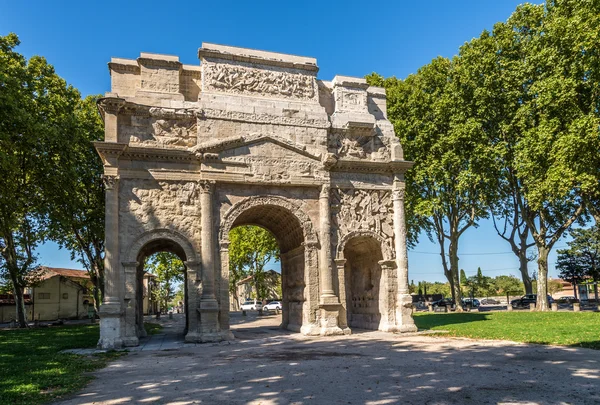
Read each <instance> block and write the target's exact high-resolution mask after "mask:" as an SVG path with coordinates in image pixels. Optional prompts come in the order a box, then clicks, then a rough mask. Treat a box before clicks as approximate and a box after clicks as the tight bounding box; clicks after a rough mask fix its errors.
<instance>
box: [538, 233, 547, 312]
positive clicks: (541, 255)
mask: <svg viewBox="0 0 600 405" xmlns="http://www.w3.org/2000/svg"><path fill="white" fill-rule="evenodd" d="M537 248H538V277H537V304H536V311H548V310H549V308H548V253H550V249H548V248H547V247H546V246H542V245H539V244H538V246H537Z"/></svg>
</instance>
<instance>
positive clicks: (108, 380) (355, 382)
mask: <svg viewBox="0 0 600 405" xmlns="http://www.w3.org/2000/svg"><path fill="white" fill-rule="evenodd" d="M264 321H265V319H260V320H258V321H249V324H245V322H243V321H240V322H239V323H238V324H237V325H234V327H235V328H236V329H238V330H239V331H241V333H242V334H243V333H244V330H245V329H247V330H248V331H249V332H248V331H247V333H249V334H248V335H247V336H246V337H247V339H237V340H236V341H234V342H231V343H226V344H207V345H197V346H184V347H183V348H181V349H178V350H168V351H148V352H134V353H131V354H129V355H128V356H126V357H124V358H121V359H119V360H117V361H115V362H113V363H111V365H110V366H109V367H107V368H105V369H103V370H101V371H99V372H98V373H96V375H97V377H98V378H97V380H95V381H94V382H93V383H92V384H91V385H90V386H89V387H88V388H87V389H86V390H85V391H84V392H82V393H80V394H77V395H75V396H74V397H72V398H71V399H69V400H67V401H65V402H63V403H64V404H121V403H123V404H125V403H160V404H178V405H183V404H199V403H203V404H262V405H267V404H271V405H275V404H277V405H279V404H477V405H480V404H497V403H518V404H524V403H527V404H558V403H570V404H597V403H600V392H599V391H598V386H599V385H600V372H599V366H600V351H594V350H587V349H574V348H568V347H549V346H539V345H520V344H512V343H509V342H497V341H473V340H467V339H450V338H445V337H429V336H422V335H419V336H409V337H406V336H400V335H394V334H386V333H382V332H369V333H361V334H359V335H353V336H340V337H329V338H320V339H319V338H307V337H303V336H300V335H298V334H288V333H287V332H283V333H271V332H275V331H274V330H270V329H269V328H275V327H276V325H275V324H274V323H276V322H277V319H276V318H272V319H271V325H270V326H268V322H266V324H267V325H262V326H258V327H253V326H252V322H258V323H265V322H264ZM261 328H265V329H266V330H267V332H266V333H257V330H259V329H261ZM278 331H279V330H278Z"/></svg>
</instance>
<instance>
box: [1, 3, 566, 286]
mask: <svg viewBox="0 0 600 405" xmlns="http://www.w3.org/2000/svg"><path fill="white" fill-rule="evenodd" d="M520 3H522V1H518V0H516V1H515V0H502V1H481V0H462V1H461V0H457V1H421V2H416V1H389V2H385V1H379V2H375V3H370V2H365V1H361V2H359V1H343V2H336V1H297V2H284V1H278V2H275V1H252V2H250V1H197V2H187V1H177V2H174V1H173V2H164V1H160V2H158V1H143V2H136V1H109V0H105V1H102V2H89V1H81V0H79V1H56V2H49V1H31V0H30V1H7V0H0V35H6V34H7V33H9V32H15V33H17V34H18V35H19V37H20V39H21V46H20V47H19V49H18V50H19V52H21V53H22V54H24V55H25V56H27V57H30V56H32V55H35V54H38V55H43V56H45V57H46V58H47V59H48V61H49V62H50V63H52V64H53V65H54V66H55V68H56V71H57V72H58V74H59V75H61V76H62V77H63V78H65V79H66V80H67V82H69V83H70V84H72V85H74V86H75V87H77V88H78V89H79V90H80V91H81V93H82V94H83V95H84V96H85V95H88V94H98V93H104V92H106V91H108V90H109V86H110V77H109V74H108V68H107V63H108V61H109V60H110V58H111V57H124V58H136V57H137V56H139V53H140V52H154V53H166V54H173V55H178V56H179V58H180V60H181V61H182V62H183V63H187V64H197V63H198V59H197V50H198V48H199V47H200V46H201V43H202V42H213V43H219V44H226V45H233V46H241V47H248V48H257V49H263V50H269V51H275V52H284V53H291V54H296V55H303V56H311V57H316V58H317V63H318V65H319V67H320V71H319V78H321V79H324V80H330V79H332V78H333V77H334V76H335V75H336V74H340V75H348V76H364V75H366V74H368V73H371V72H374V71H375V72H378V73H380V74H382V75H383V76H386V77H387V76H392V75H394V76H397V77H399V78H404V77H406V76H407V75H409V74H410V73H414V72H416V71H417V69H418V68H419V67H421V66H422V65H424V64H426V63H428V62H429V61H431V59H433V58H435V57H437V56H439V55H441V56H446V57H451V56H452V55H454V54H456V53H457V51H458V48H459V47H460V46H461V45H462V44H463V43H465V42H467V41H469V40H470V39H471V38H473V37H477V36H479V34H480V33H481V31H483V30H484V29H488V30H490V29H492V27H493V25H494V23H496V22H498V21H505V20H506V19H507V18H508V17H509V16H510V14H511V13H512V12H513V11H514V9H515V8H516V6H517V5H518V4H520ZM564 245H565V242H564V241H559V242H558V246H559V247H562V246H564ZM459 251H460V253H461V256H460V267H462V268H464V269H465V271H466V273H467V275H471V274H475V272H476V271H477V267H481V268H482V271H483V273H484V274H485V275H489V276H497V275H500V274H514V275H518V262H517V260H516V257H515V256H514V255H512V253H510V249H509V246H508V244H507V243H506V242H504V241H503V240H501V239H500V238H499V237H498V236H497V235H496V233H495V231H494V229H493V226H492V224H491V223H489V222H487V221H484V222H482V224H481V226H480V227H479V228H478V229H471V230H469V231H467V232H466V233H465V234H464V236H463V238H462V240H461V242H460V249H459ZM38 252H39V255H40V257H39V258H40V263H42V264H45V265H50V266H64V267H77V268H80V267H81V266H79V265H78V264H76V263H75V264H74V263H72V262H71V261H70V258H69V253H68V252H64V251H59V250H58V249H57V247H56V246H55V245H53V244H46V245H45V246H43V247H41V248H40V249H38ZM438 252H439V250H438V247H437V245H435V244H432V243H430V242H429V241H428V239H427V238H426V237H422V238H421V241H420V243H419V245H418V246H417V247H416V248H415V249H414V250H413V251H411V252H409V263H410V278H411V279H414V280H415V281H417V280H427V281H436V280H439V281H444V276H443V274H442V270H441V262H440V256H439V253H438ZM555 258H556V255H555V251H554V253H553V254H552V255H551V257H550V267H551V270H550V274H551V275H555V274H556V273H555V271H554V262H555V260H556V259H555ZM530 268H531V270H532V271H533V269H534V268H535V263H532V264H531V266H530Z"/></svg>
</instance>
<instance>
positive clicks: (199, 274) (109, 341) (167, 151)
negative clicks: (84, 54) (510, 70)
mask: <svg viewBox="0 0 600 405" xmlns="http://www.w3.org/2000/svg"><path fill="white" fill-rule="evenodd" d="M198 56H199V59H200V63H199V64H198V65H184V64H182V63H180V62H179V58H178V57H174V56H167V55H157V54H150V53H142V54H141V55H140V57H139V58H137V59H135V60H134V59H120V58H113V59H112V60H111V62H110V63H109V70H110V75H111V81H112V86H111V91H110V92H109V93H107V94H106V97H104V98H102V99H101V100H100V101H99V102H98V107H99V109H100V112H101V114H102V117H103V119H104V123H105V130H106V135H105V141H104V142H99V143H97V144H96V148H97V150H98V153H99V154H100V156H101V157H102V159H103V162H104V182H105V187H106V259H105V271H106V282H105V294H104V301H103V305H102V306H101V313H100V317H101V321H100V343H99V344H100V346H102V347H104V348H113V347H121V346H132V345H137V344H138V339H139V338H140V337H141V336H143V335H144V333H145V332H144V328H143V315H142V314H143V313H142V305H143V304H142V302H143V296H144V294H145V291H144V287H143V284H142V277H143V265H144V260H145V258H146V257H148V256H149V255H151V254H153V253H155V252H157V251H165V250H166V251H170V252H172V253H175V254H177V255H178V256H179V257H180V258H181V259H182V260H183V261H184V263H185V266H186V283H185V285H186V288H185V289H186V304H187V305H186V308H187V326H186V334H185V339H186V341H189V342H210V341H219V340H224V339H230V338H231V337H232V334H231V332H230V329H229V288H228V277H229V263H228V260H229V250H228V249H229V231H230V230H231V229H233V228H234V227H236V226H239V225H248V224H251V225H258V226H261V227H264V228H266V229H268V230H269V231H271V232H272V233H273V235H274V236H275V237H276V239H277V241H278V243H279V247H280V250H281V270H282V291H283V310H282V325H281V326H282V327H283V328H286V329H290V330H293V331H298V332H301V333H303V334H306V335H334V334H345V333H350V332H351V330H352V328H361V329H379V330H383V331H400V332H408V331H414V330H416V327H415V325H414V322H413V319H412V316H411V297H410V295H409V294H408V267H407V253H406V230H405V218H404V173H405V171H406V170H407V169H409V168H410V167H411V163H410V162H407V161H405V160H404V158H403V153H402V147H401V145H400V143H399V141H398V139H397V138H396V136H395V134H394V129H393V127H392V124H391V123H390V122H389V121H388V120H387V118H386V98H385V91H384V89H382V88H378V87H372V86H369V85H368V84H367V83H366V81H365V80H364V79H362V78H354V77H346V76H336V77H334V78H333V80H332V81H323V80H319V79H317V71H318V67H317V64H316V60H315V59H314V58H308V57H300V56H292V55H285V54H279V53H272V52H264V51H257V50H251V49H243V48H235V47H229V46H221V45H214V44H207V43H204V44H203V45H202V48H200V49H199V51H198Z"/></svg>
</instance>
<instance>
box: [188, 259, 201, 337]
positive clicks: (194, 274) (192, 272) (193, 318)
mask: <svg viewBox="0 0 600 405" xmlns="http://www.w3.org/2000/svg"><path fill="white" fill-rule="evenodd" d="M185 268H186V277H187V302H186V305H187V306H188V307H187V308H186V313H187V316H188V331H187V334H186V335H185V341H186V342H198V341H199V340H200V339H199V335H198V315H199V313H198V308H199V307H198V300H199V298H200V297H199V294H198V292H199V284H200V277H198V274H199V272H200V262H198V261H195V260H187V261H186V262H185Z"/></svg>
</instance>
